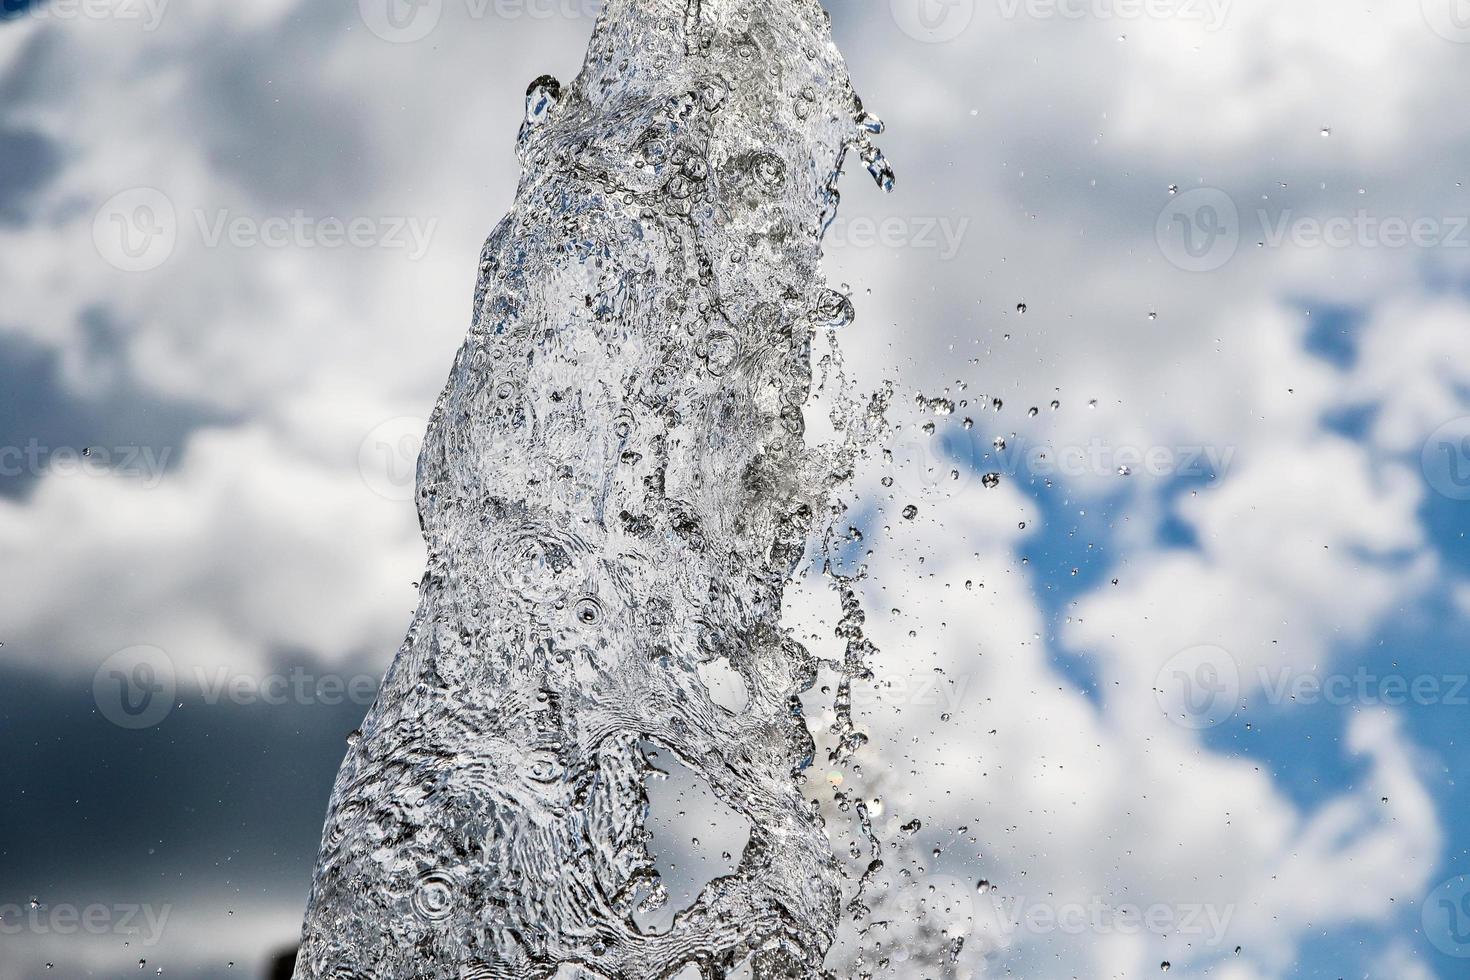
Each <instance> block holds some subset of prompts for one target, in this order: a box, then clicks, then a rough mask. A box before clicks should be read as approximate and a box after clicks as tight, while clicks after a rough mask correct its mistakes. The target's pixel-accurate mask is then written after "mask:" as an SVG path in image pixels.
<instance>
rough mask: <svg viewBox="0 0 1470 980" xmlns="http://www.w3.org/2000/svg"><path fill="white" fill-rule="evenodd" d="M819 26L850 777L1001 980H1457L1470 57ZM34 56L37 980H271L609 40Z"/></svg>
mask: <svg viewBox="0 0 1470 980" xmlns="http://www.w3.org/2000/svg"><path fill="white" fill-rule="evenodd" d="M829 9H830V10H831V13H832V19H833V28H834V33H835V35H836V38H837V41H838V44H839V46H840V47H841V48H842V50H843V52H844V53H845V55H846V57H847V59H848V62H849V66H850V69H851V73H852V76H853V79H854V84H855V85H856V86H857V88H858V90H859V92H860V93H861V94H862V96H863V98H864V101H865V104H866V105H867V107H868V108H869V109H870V110H872V111H873V112H875V113H876V114H877V115H879V116H881V117H882V118H883V119H884V120H885V121H886V123H887V127H888V128H887V132H886V134H885V135H884V136H883V138H882V141H881V142H882V144H883V147H884V149H885V151H886V152H887V154H888V157H889V158H890V160H891V161H892V162H893V164H894V166H895V168H896V170H897V173H898V186H897V189H896V190H895V192H894V193H893V194H891V195H882V194H880V193H879V192H878V191H877V190H876V189H875V188H873V187H872V185H871V183H870V182H869V181H868V179H867V178H866V176H864V175H862V174H861V173H858V174H855V175H851V176H849V177H848V178H847V179H846V181H845V182H844V195H843V205H842V211H841V215H840V217H839V218H838V220H837V222H836V223H835V224H834V226H833V229H832V231H831V234H830V237H829V242H828V258H827V268H828V274H829V278H830V279H831V280H832V281H833V282H835V283H842V284H846V286H847V288H848V289H850V291H851V294H852V296H853V300H854V304H855V306H856V308H857V311H858V319H857V320H856V322H855V323H853V324H852V325H851V326H850V327H848V328H846V329H845V330H844V331H843V332H842V334H841V336H840V337H839V340H840V343H841V345H842V346H843V348H844V350H845V352H846V358H847V364H848V368H849V370H850V371H851V373H852V375H853V378H854V383H855V384H856V385H857V386H858V387H859V388H860V389H863V390H871V389H874V388H877V387H878V386H880V385H882V384H884V383H885V382H891V383H892V384H893V386H894V390H895V392H896V397H895V407H894V409H893V411H892V412H891V417H892V421H893V423H894V425H893V430H892V432H891V433H889V434H888V436H886V437H885V438H886V440H887V442H886V444H885V445H884V446H883V447H881V449H879V450H875V451H874V452H873V453H871V454H870V458H869V459H868V461H867V463H866V465H865V466H864V467H863V468H862V469H861V471H860V472H859V473H858V475H857V477H856V482H855V486H854V488H853V489H852V492H851V495H850V503H851V510H850V511H849V512H848V515H847V519H848V521H849V522H850V523H851V524H852V526H853V527H855V528H858V529H859V530H860V531H861V532H862V539H863V540H862V544H861V545H860V546H854V547H853V548H852V549H850V551H849V553H848V557H849V558H850V559H851V561H852V562H853V563H854V565H856V564H858V563H866V564H867V566H868V577H867V579H866V580H865V582H864V586H863V589H864V598H865V604H866V606H867V608H868V610H869V615H868V628H869V632H870V634H871V635H872V637H873V639H874V640H875V642H876V643H877V645H878V647H879V648H880V652H879V653H878V654H877V655H876V656H875V663H874V672H875V675H876V677H877V679H878V680H877V683H876V684H875V685H874V686H873V688H872V689H871V690H869V691H867V692H866V693H861V694H860V695H859V697H858V704H859V706H860V709H861V710H860V714H861V718H860V720H861V721H862V723H863V725H864V727H865V730H866V731H867V733H868V735H869V738H870V740H871V741H870V744H869V746H868V747H867V748H866V749H865V750H864V752H866V753H868V755H869V759H868V761H867V762H866V763H865V765H866V766H867V768H868V769H869V770H870V771H871V772H872V773H873V774H874V775H875V778H876V777H877V776H881V778H882V781H883V782H884V785H885V790H884V806H883V808H882V816H881V818H880V821H879V822H880V830H881V831H882V832H883V833H884V834H885V835H886V836H887V837H889V838H891V839H897V838H899V837H901V836H910V837H912V841H911V844H912V846H913V847H914V848H915V849H916V850H917V851H918V852H919V853H921V854H922V855H923V856H924V858H925V860H924V861H923V862H922V863H923V865H924V867H923V870H922V874H921V875H920V884H922V886H923V887H922V888H920V889H919V890H920V891H921V892H927V893H928V894H931V895H944V896H946V898H945V900H944V901H943V902H939V903H937V904H938V905H940V906H942V908H940V910H939V912H938V913H937V914H938V915H939V916H940V917H941V918H944V917H948V920H949V921H948V922H947V923H946V927H947V928H949V929H952V930H953V931H954V934H957V935H964V936H966V938H967V942H966V945H965V947H964V952H963V954H962V955H961V957H960V958H959V962H958V963H957V965H956V969H958V970H961V971H963V972H962V974H961V975H966V976H972V977H1004V976H1011V977H1034V978H1041V977H1046V978H1051V977H1083V978H1113V977H1118V978H1122V977H1139V976H1151V975H1153V974H1154V973H1156V972H1159V971H1160V970H1161V969H1162V967H1163V965H1164V964H1165V963H1167V964H1169V970H1170V972H1171V974H1172V975H1176V976H1183V977H1186V978H1189V977H1211V978H1216V980H1274V978H1296V977H1302V978H1317V977H1322V978H1371V980H1429V978H1435V980H1450V978H1455V977H1461V976H1464V975H1465V973H1466V967H1467V963H1470V793H1467V790H1466V788H1465V787H1462V786H1461V785H1460V779H1461V778H1462V776H1463V775H1464V771H1465V768H1466V765H1465V763H1464V762H1463V761H1462V743H1463V742H1464V740H1465V738H1466V736H1467V735H1470V683H1467V682H1466V678H1467V675H1470V657H1467V647H1466V641H1465V639H1464V638H1465V636H1466V635H1467V632H1470V546H1467V540H1466V533H1467V530H1470V356H1467V352H1470V194H1467V191H1466V188H1465V187H1464V186H1463V181H1464V180H1465V178H1466V172H1465V171H1466V169H1467V168H1466V164H1465V161H1466V160H1467V159H1470V153H1467V151H1470V117H1467V116H1466V114H1465V113H1464V112H1463V111H1462V110H1461V106H1460V103H1461V102H1462V93H1463V92H1465V91H1466V90H1467V86H1470V7H1466V6H1465V5H1464V3H1463V0H1422V2H1420V0H1398V2H1395V3H1392V4H1374V5H1371V6H1365V5H1344V4H1341V3H1330V2H1327V0H1292V2H1290V3H1272V2H1270V0H841V2H838V0H834V2H832V3H830V4H829ZM0 11H3V13H0V18H3V19H0V161H3V166H0V256H3V257H4V261H0V555H3V556H4V557H5V560H4V561H3V562H0V643H3V646H0V724H3V731H4V733H5V737H6V751H4V752H3V753H0V792H3V794H4V796H3V799H4V805H3V806H0V980H21V978H31V977H40V976H43V975H45V976H49V977H54V976H63V977H71V976H89V977H103V978H111V977H121V976H124V975H128V976H135V975H137V973H138V970H139V966H140V964H141V965H143V966H145V967H146V968H147V969H148V970H150V971H152V970H155V969H159V970H162V971H163V972H164V974H165V975H169V974H172V975H175V976H186V977H211V978H212V977H230V976H252V977H253V976H263V975H264V971H265V970H266V969H267V965H268V962H269V960H270V959H271V958H272V957H273V956H274V955H275V954H277V953H279V952H280V951H281V950H283V949H286V948H288V947H289V946H290V945H291V943H292V942H293V940H294V937H295V935H296V934H297V932H298V930H299V924H300V919H301V915H302V911H303V909H304V904H305V899H306V895H307V891H308V888H309V885H310V875H311V869H312V863H313V861H314V857H315V853H316V849H317V845H318V841H319V835H320V829H321V822H322V818H323V815H324V814H325V809H326V804H327V797H328V794H329V792H330V786H331V779H332V777H333V775H334V773H335V771H336V767H337V765H338V763H339V762H340V760H341V757H342V754H343V751H344V748H345V741H344V740H345V738H346V736H347V734H348V733H349V732H351V731H352V730H353V728H354V727H355V726H356V724H357V723H358V721H359V720H360V718H361V716H362V714H363V712H364V710H365V708H366V706H367V704H368V703H369V702H370V701H371V698H372V695H373V692H374V690H375V688H376V684H377V678H378V677H379V676H381V673H382V671H383V670H384V668H385V667H386V665H387V663H388V661H389V659H390V658H391V656H392V654H393V652H394V651H395V650H396V649H397V647H398V644H399V642H400V640H401V639H402V634H403V631H404V628H405V627H406V625H407V623H408V620H409V618H410V615H411V613H412V609H413V606H414V604H415V601H416V595H415V592H414V587H413V586H414V583H415V582H416V581H417V579H418V577H419V573H420V571H421V569H422V564H423V551H422V545H421V542H420V539H419V535H418V527H417V519H416V516H415V514H414V511H413V506H412V503H411V494H412V486H411V480H412V462H413V459H414V456H415V454H416V446H417V440H418V438H419V436H420V434H421V432H422V429H423V426H424V424H425V422H426V419H427V416H428V413H429V411H430V409H431V407H432V405H433V402H434V399H435V398H436V397H437V395H438V393H439V390H440V388H441V387H442V385H443V382H444V378H445V376H446V375H447V372H448V368H449V365H450V363H451V360H452V358H453V355H454V352H455V350H456V349H457V348H458V346H459V344H460V342H461V340H462V338H463V336H464V333H465V330H466V328H467V326H468V323H469V315H470V307H471V299H472V296H473V286H474V276H475V269H476V262H477V258H478V251H479V246H480V244H481V242H482V241H483V239H484V237H485V236H486V235H487V234H488V232H489V231H490V229H491V228H492V227H493V226H494V224H495V223H496V222H497V221H498V219H499V217H500V216H501V215H502V214H503V213H504V212H505V211H506V210H507V208H508V207H509V205H510V203H511V198H512V195H513V192H514V187H515V183H516V179H517V175H518V172H519V169H518V163H517V161H516V158H515V155H514V152H513V143H514V138H515V133H516V130H517V127H518V125H519V123H520V119H521V114H522V112H523V93H524V91H525V86H526V84H527V83H528V82H530V80H532V79H534V78H536V77H537V76H539V75H542V74H544V73H551V74H554V75H557V76H558V77H560V78H562V79H563V80H566V79H570V78H571V77H572V76H573V75H574V74H575V73H576V70H577V68H578V66H579V64H580V61H581V58H582V54H583V50H584V48H585V43H586V38H587V36H588V35H589V33H590V31H591V28H592V24H593V22H594V18H595V15H596V11H597V4H596V3H595V2H594V0H423V2H422V3H419V4H408V3H406V2H405V0H359V2H348V0H344V2H340V3H321V2H308V0H254V2H252V3H249V4H239V3H226V2H223V0H190V2H189V3H184V2H182V0H51V2H49V3H24V2H17V0H0ZM932 399H939V400H940V401H939V402H937V403H936V402H934V401H932ZM949 403H952V404H953V411H952V412H950V411H949ZM1033 410H1034V411H1033ZM809 414H810V413H809ZM967 420H968V422H967ZM926 424H932V425H933V427H934V431H933V433H932V434H930V433H927V432H925V429H924V427H925V425H926ZM883 450H886V452H885V451H883ZM910 506H913V507H915V508H916V510H915V511H914V516H913V517H911V518H910V517H906V516H905V514H904V512H905V508H907V507H910ZM794 591H795V594H794V595H793V596H792V599H791V609H790V610H789V616H790V621H791V624H792V627H793V629H795V630H796V631H797V632H798V633H799V634H801V635H802V636H804V637H806V638H808V640H809V643H810V645H811V646H812V648H813V649H814V650H816V651H817V652H819V653H822V654H824V655H827V656H836V655H838V653H840V650H839V649H838V648H836V647H835V646H834V643H835V641H834V640H833V639H832V635H831V626H832V622H833V620H834V619H835V616H834V599H833V598H832V596H831V594H830V592H829V591H828V590H827V589H826V588H825V587H824V586H823V585H822V583H820V582H819V581H812V580H808V581H806V582H805V583H804V585H803V586H802V587H801V588H799V589H797V590H794ZM812 713H813V718H814V723H817V722H819V721H820V706H816V705H814V706H813V707H812ZM821 776H822V774H821V773H813V777H814V778H815V779H820V778H821ZM915 818H921V824H922V826H921V828H919V829H917V830H914V831H912V832H905V831H902V830H900V829H899V828H900V826H901V825H905V824H908V823H909V821H911V820H912V819H915ZM674 832H675V831H671V833H674ZM936 850H937V851H938V852H939V853H938V855H937V856H933V852H934V851H936ZM711 873H713V872H711ZM982 882H983V883H984V886H983V887H979V886H980V884H981V883H982ZM931 911H932V910H931ZM48 963H49V964H52V965H53V967H54V968H53V969H52V970H49V971H48V970H47V964H48ZM230 964H233V966H231V965H230ZM895 970H896V971H897V972H895V973H894V975H895V976H903V975H906V974H904V973H903V972H902V971H903V967H902V965H901V963H900V965H898V966H896V967H895ZM915 970H917V968H915ZM910 975H913V976H919V975H921V974H920V973H918V972H912V973H911V974H910Z"/></svg>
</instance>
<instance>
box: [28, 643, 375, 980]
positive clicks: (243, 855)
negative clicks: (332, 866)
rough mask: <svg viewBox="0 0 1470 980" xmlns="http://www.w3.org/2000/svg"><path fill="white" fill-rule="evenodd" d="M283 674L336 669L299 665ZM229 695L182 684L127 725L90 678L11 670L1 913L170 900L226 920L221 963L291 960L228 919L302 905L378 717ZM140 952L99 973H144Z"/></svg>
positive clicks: (182, 939)
mask: <svg viewBox="0 0 1470 980" xmlns="http://www.w3.org/2000/svg"><path fill="white" fill-rule="evenodd" d="M4 652H5V651H4V650H3V649H0V654H3V653H4ZM276 668H277V669H279V670H280V672H281V673H282V674H285V675H287V676H290V675H291V673H292V671H293V669H299V670H300V671H302V672H304V673H305V674H306V675H309V676H311V677H313V678H320V677H323V676H325V675H326V673H327V671H328V668H326V667H324V666H322V665H321V664H319V663H317V662H315V661H312V660H309V659H304V658H301V657H293V658H290V659H288V660H285V661H282V662H280V663H278V664H277V665H276ZM333 669H334V670H335V671H336V672H337V674H338V675H339V676H349V677H351V676H357V675H358V674H359V673H360V671H357V670H354V669H350V668H341V667H338V668H333ZM228 700H229V699H227V698H226V699H222V700H220V701H219V702H218V703H216V704H209V703H207V701H206V699H205V697H204V696H203V695H202V694H200V693H199V692H197V691H193V690H183V685H181V693H180V695H179V698H178V703H179V706H178V707H176V708H174V710H173V711H172V712H171V713H170V714H169V715H168V716H167V717H166V718H165V719H164V720H163V721H162V722H161V723H160V724H159V725H157V726H156V727H154V728H151V729H147V730H144V731H124V730H122V729H120V728H118V727H116V726H114V725H113V724H112V723H110V722H109V721H108V720H107V719H106V718H105V717H104V715H103V714H102V713H101V712H99V710H98V708H97V705H96V703H95V701H94V697H93V692H92V678H91V677H90V676H85V677H77V678H74V679H71V680H61V679H57V678H55V677H52V676H49V675H46V674H38V673H32V672H27V671H23V670H20V669H17V668H14V667H6V666H4V665H0V726H3V727H4V730H5V731H7V732H9V733H11V735H12V739H11V743H10V750H9V751H7V752H4V753H0V785H3V786H5V788H6V798H7V802H6V805H5V806H4V807H0V882H3V887H0V906H4V905H7V904H14V903H26V902H28V900H29V898H30V897H32V896H35V897H37V898H39V899H40V900H41V901H42V902H45V903H48V904H51V905H57V904H61V903H69V904H72V905H76V906H79V907H84V906H86V905H88V904H92V903H98V902H101V903H151V904H152V905H154V906H162V905H164V904H167V905H170V906H172V907H173V908H174V909H175V916H176V917H177V918H179V919H182V918H184V916H183V915H182V914H181V912H182V911H183V910H184V909H185V908H187V909H188V910H189V911H191V912H201V911H202V913H203V914H205V915H206V917H208V918H212V917H213V916H214V913H216V912H217V913H218V921H219V922H220V936H221V938H220V940H219V947H220V951H219V956H220V957H221V960H222V962H221V963H219V964H218V966H219V967H220V968H221V969H223V968H224V966H225V963H224V960H225V959H226V958H234V959H237V960H240V961H241V962H260V963H268V962H270V960H272V959H273V958H274V957H276V956H277V955H278V954H280V953H281V951H282V950H281V940H282V938H283V937H281V936H257V935H252V934H251V932H250V930H251V928H252V926H251V925H250V924H249V922H250V919H249V917H248V916H243V915H242V916H239V917H236V916H233V915H232V912H233V911H234V910H235V909H236V908H238V907H241V906H245V907H251V908H258V907H259V905H260V903H261V901H262V900H263V899H264V900H266V901H268V902H272V903H278V904H279V905H280V906H281V911H282V913H283V914H285V915H287V916H293V917H294V916H298V915H300V914H301V912H303V911H304V909H305V904H306V899H307V896H308V893H309V889H310V882H311V873H312V868H313V866H314V864H315V860H316V852H317V847H318V844H319V842H320V836H321V827H322V820H323V818H324V816H325V814H326V808H327V797H328V795H329V793H330V792H331V787H332V782H333V779H334V777H335V775H336V771H337V768H338V766H339V765H340V764H341V761H342V756H343V753H344V751H345V749H346V744H345V738H346V735H347V734H348V733H349V732H350V731H352V730H353V729H354V728H356V727H357V726H358V725H359V724H360V723H361V720H362V716H363V714H364V712H365V710H366V709H365V707H364V706H363V705H362V704H360V703H357V702H356V701H355V700H351V699H349V701H348V703H344V704H339V705H333V704H327V703H321V702H320V701H315V702H313V703H287V704H281V705H268V704H261V703H256V704H233V703H228ZM290 700H292V701H293V702H294V701H295V699H294V698H293V699H290ZM201 906H202V908H201ZM191 921H192V920H191ZM236 923H238V925H236ZM232 926H234V928H235V929H236V930H238V932H232V931H231V929H232ZM24 938H25V937H24V936H22V937H21V940H18V941H23V940H24ZM198 938H199V937H193V936H179V935H175V934H174V933H172V932H166V933H165V934H164V936H163V940H162V942H160V943H159V944H158V945H157V947H156V949H155V950H153V951H152V952H151V953H150V956H151V958H153V959H156V960H157V961H158V962H160V963H164V962H166V961H168V960H169V959H170V958H173V959H175V960H177V958H178V957H180V956H182V955H183V952H184V949H186V948H189V947H188V946H187V944H188V943H192V942H195V941H196V940H197V939H198ZM247 954H248V955H247ZM121 955H122V954H121V952H120V956H121ZM124 959H125V960H126V962H123V960H124ZM137 959H138V956H137V953H136V952H131V953H130V954H129V955H127V956H125V957H123V959H120V960H119V964H118V969H117V970H116V971H113V970H110V969H109V970H107V971H105V972H104V973H100V974H97V973H94V974H89V975H97V976H102V975H105V976H113V975H118V976H122V975H125V973H124V971H123V967H125V966H126V967H128V968H129V969H130V970H131V972H132V974H134V975H136V973H137V967H136V961H137ZM66 966H67V964H63V963H58V967H66ZM237 973H238V971H237ZM61 975H62V976H78V975H83V974H82V973H81V971H78V972H69V971H68V970H66V969H63V971H62V973H61ZM209 975H210V976H213V975H215V974H214V973H213V972H211V973H210V974H209ZM220 975H224V974H223V973H222V974H220ZM247 975H248V974H247ZM268 975H269V974H268ZM286 975H289V974H286Z"/></svg>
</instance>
